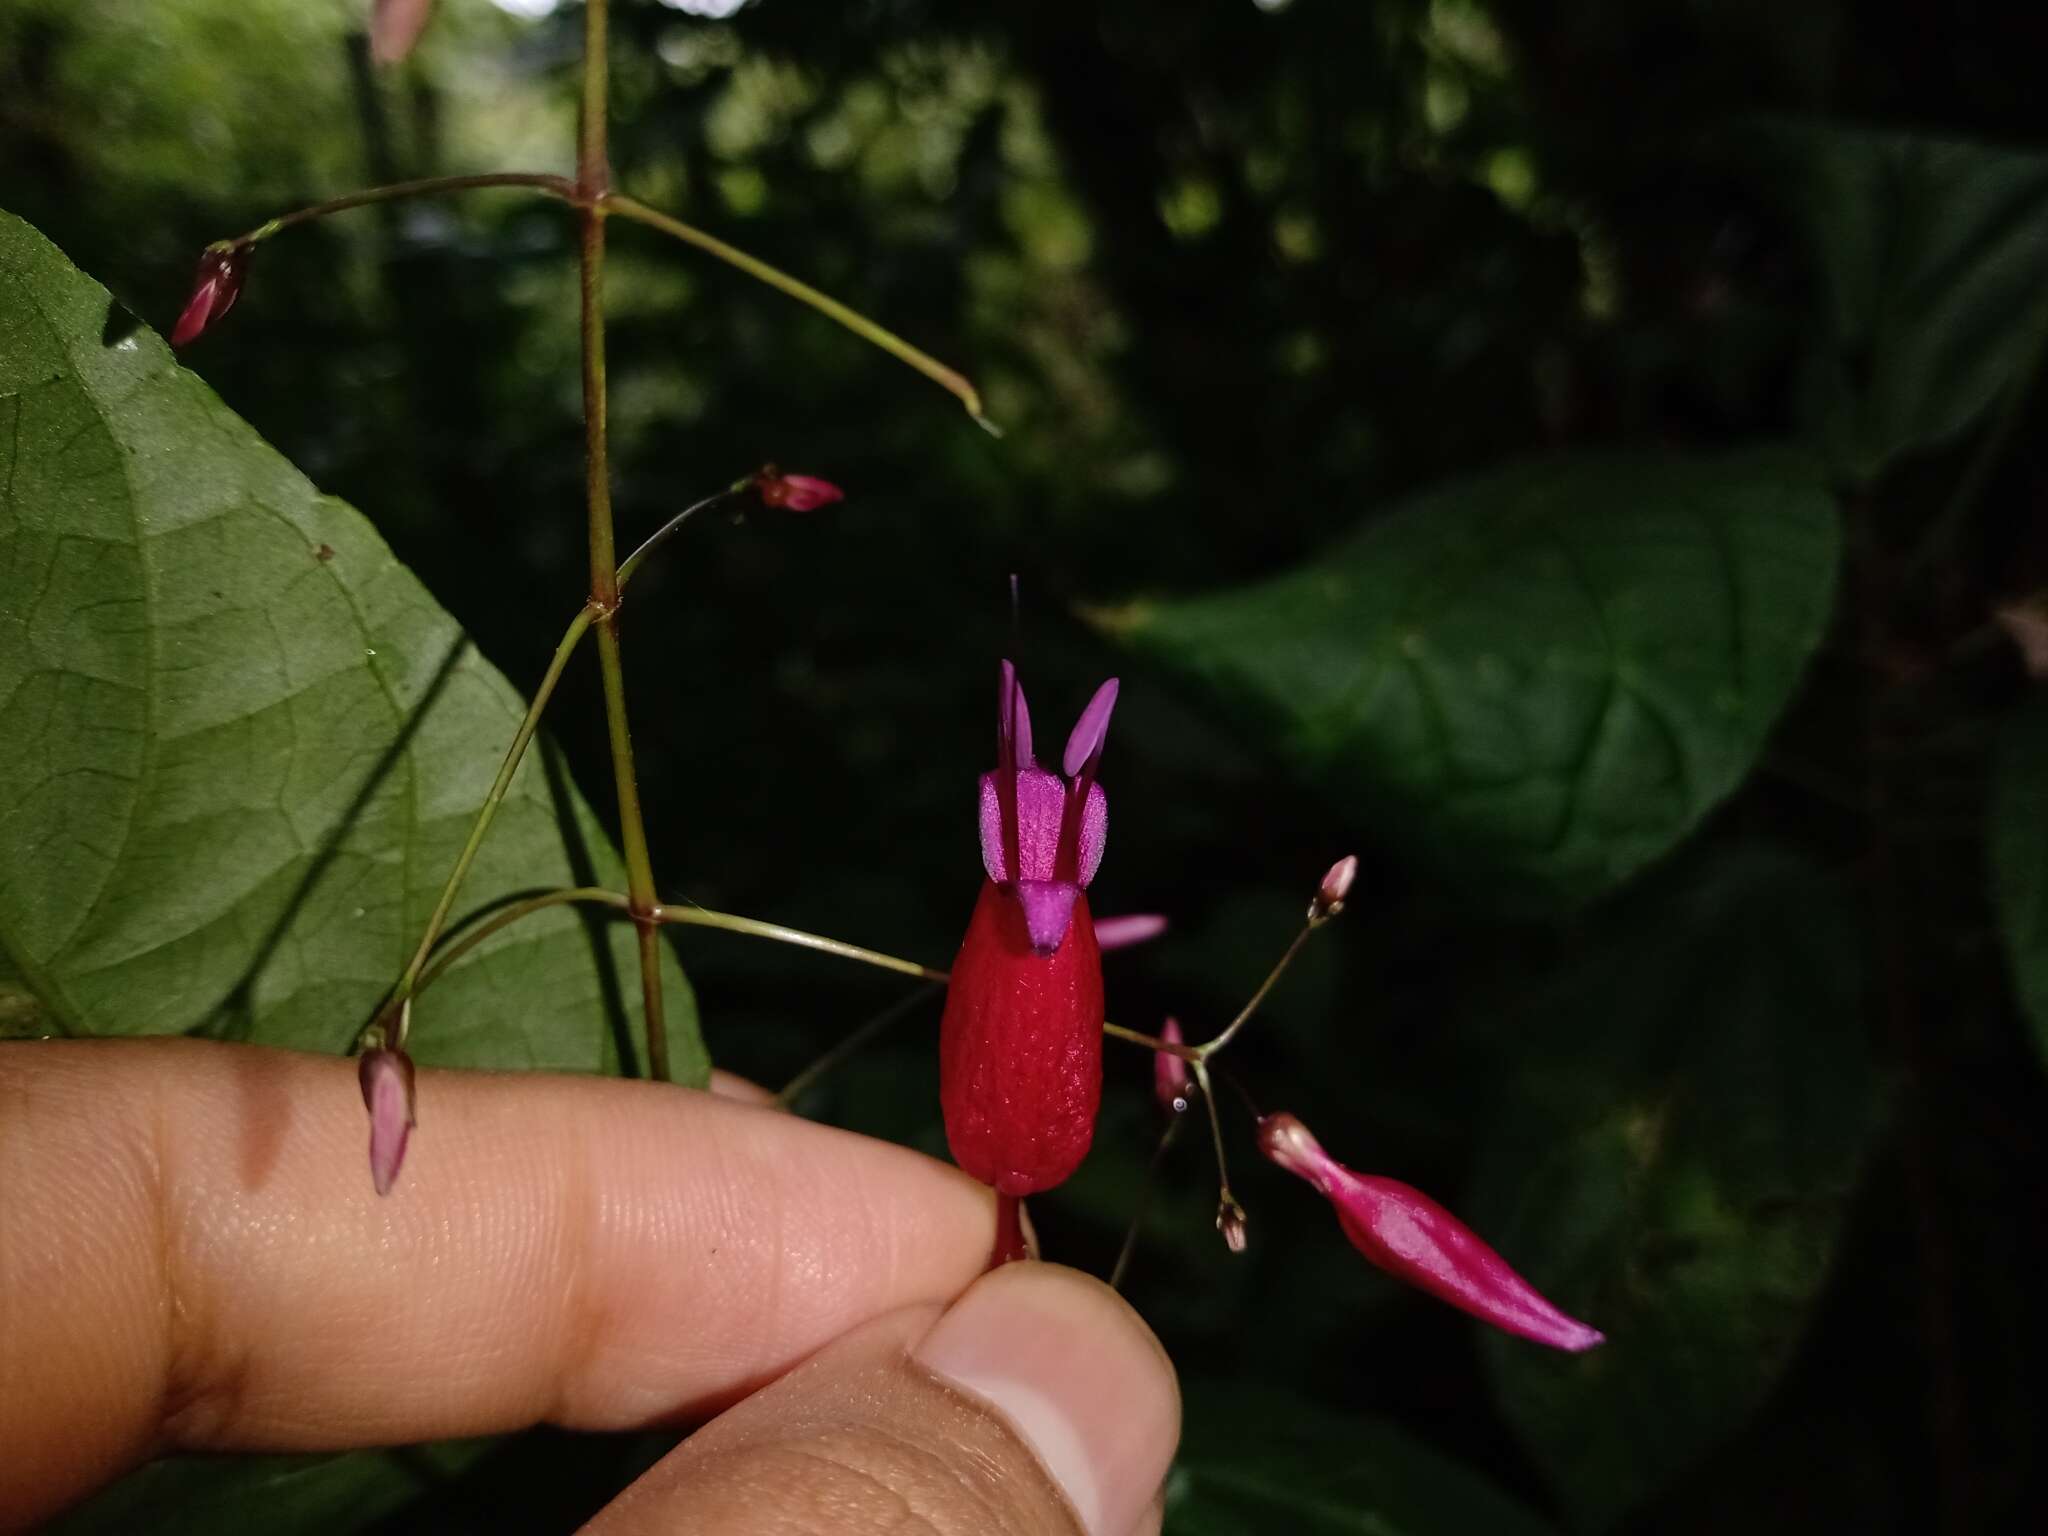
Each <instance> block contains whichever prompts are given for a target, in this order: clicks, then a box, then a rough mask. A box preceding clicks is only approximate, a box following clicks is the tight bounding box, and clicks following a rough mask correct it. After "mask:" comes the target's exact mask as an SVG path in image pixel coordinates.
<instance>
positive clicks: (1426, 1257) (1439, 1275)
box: [1259, 1114, 1606, 1353]
mask: <svg viewBox="0 0 2048 1536" xmlns="http://www.w3.org/2000/svg"><path fill="white" fill-rule="evenodd" d="M1259 1150H1260V1151H1261V1152H1263V1153H1265V1155H1266V1156H1267V1157H1268V1158H1269V1159H1271V1160H1272V1161H1273V1162H1276V1163H1278V1164H1279V1165H1280V1166H1281V1167H1282V1168H1285V1169H1286V1170H1287V1171H1288V1172H1289V1173H1292V1174H1297V1175H1299V1176H1300V1177H1301V1178H1303V1179H1305V1180H1307V1181H1308V1182H1309V1183H1310V1184H1312V1185H1314V1186H1315V1188H1316V1190H1317V1192H1318V1193H1320V1194H1321V1195H1322V1196H1323V1198H1324V1199H1326V1200H1328V1201H1329V1202H1330V1204H1332V1205H1333V1206H1335V1207H1336V1208H1337V1221H1338V1224H1339V1225H1341V1226H1342V1227H1343V1228H1344V1235H1345V1236H1346V1237H1348V1238H1350V1239H1351V1244H1352V1246H1353V1247H1354V1248H1356V1249H1357V1250H1358V1251H1359V1252H1360V1253H1362V1254H1364V1255H1365V1256H1366V1257H1367V1258H1368V1259H1370V1260H1371V1261H1372V1262H1373V1263H1374V1264H1377V1265H1378V1266H1379V1267H1380V1268H1381V1269H1384V1270H1385V1271H1386V1272H1387V1273H1388V1274H1390V1275H1393V1276H1395V1277H1396V1278H1397V1279H1401V1280H1406V1281H1407V1282H1408V1283H1409V1284H1410V1285H1414V1286H1419V1287H1420V1288H1421V1289H1423V1290H1425V1291H1428V1292H1429V1293H1430V1294H1431V1295H1432V1296H1435V1297H1437V1298H1438V1299H1439V1300H1442V1301H1447V1302H1449V1303H1450V1304H1451V1305H1452V1306H1454V1307H1458V1308H1461V1309H1463V1310H1464V1311H1467V1312H1470V1313H1471V1314H1472V1315H1473V1316H1474V1317H1477V1318H1482V1319H1484V1320H1485V1321H1486V1322H1489V1323H1491V1324H1493V1326H1494V1327H1496V1328H1500V1329H1504V1330H1505V1331H1507V1332H1508V1333H1513V1334H1519V1335H1521V1337H1523V1338H1525V1339H1534V1340H1535V1341H1536V1342H1537V1343H1538V1344H1548V1345H1549V1346H1550V1347H1551V1348H1553V1349H1566V1350H1571V1351H1573V1352H1574V1353H1576V1352H1578V1351H1580V1350H1585V1349H1591V1348H1592V1347H1593V1346H1594V1345H1595V1344H1599V1343H1602V1342H1604V1341H1605V1339H1606V1335H1605V1334H1603V1333H1601V1332H1600V1331H1599V1330H1598V1329H1595V1328H1589V1327H1587V1326H1586V1325H1585V1324H1584V1323H1581V1322H1578V1321H1577V1320H1575V1319H1573V1318H1570V1317H1567V1316H1565V1314H1564V1313H1562V1312H1560V1311H1558V1309H1557V1308H1556V1307H1554V1306H1552V1305H1551V1304H1550V1303H1549V1302H1548V1301H1546V1300H1544V1298H1543V1297H1542V1296H1541V1295H1540V1294H1538V1292H1537V1290H1536V1288H1535V1287H1534V1286H1532V1285H1531V1284H1529V1282H1528V1281H1526V1280H1524V1279H1523V1278H1522V1277H1521V1276H1520V1275H1518V1274H1516V1273H1515V1272H1514V1271H1513V1270H1512V1269H1510V1268H1508V1264H1507V1260H1505V1259H1503V1258H1502V1257H1501V1256H1500V1255H1499V1254H1497V1253H1495V1252H1494V1251H1493V1250H1492V1249H1491V1248H1489V1247H1487V1246H1486V1244H1485V1243H1483V1242H1481V1241H1480V1239H1479V1237H1478V1235H1477V1234H1476V1233H1474V1232H1473V1231H1472V1229H1471V1228H1470V1227H1467V1226H1466V1225H1465V1224H1464V1223H1463V1222H1461V1221H1459V1220H1458V1218H1457V1217H1455V1216H1453V1215H1452V1214H1451V1213H1450V1212H1449V1211H1447V1210H1445V1209H1444V1208H1443V1207H1442V1206H1440V1205H1438V1204H1437V1203H1436V1202H1435V1201H1434V1200H1432V1199H1430V1198H1429V1196H1427V1195H1425V1194H1423V1193H1422V1192H1421V1191H1420V1190H1417V1189H1411V1188H1409V1187H1408V1186H1407V1185H1406V1184H1402V1183H1398V1182H1396V1181H1395V1180H1393V1179H1382V1178H1375V1177H1373V1176H1371V1175H1369V1174H1362V1173H1353V1172H1352V1171H1351V1170H1350V1169H1349V1168H1346V1167H1345V1166H1344V1165H1343V1164H1342V1163H1339V1162H1338V1161H1337V1160H1336V1159H1335V1158H1333V1157H1331V1156H1330V1154H1329V1153H1327V1152H1325V1151H1324V1150H1323V1149H1322V1146H1321V1144H1320V1143H1319V1142H1317V1140H1316V1139H1315V1137H1314V1136H1312V1135H1310V1134H1309V1130H1308V1127H1307V1126H1305V1125H1303V1124H1302V1123H1301V1122H1300V1121H1299V1120H1297V1119H1295V1118H1294V1116H1292V1115H1286V1114H1280V1115H1267V1116H1266V1117H1264V1118H1263V1119H1262V1120H1260V1121H1259Z"/></svg>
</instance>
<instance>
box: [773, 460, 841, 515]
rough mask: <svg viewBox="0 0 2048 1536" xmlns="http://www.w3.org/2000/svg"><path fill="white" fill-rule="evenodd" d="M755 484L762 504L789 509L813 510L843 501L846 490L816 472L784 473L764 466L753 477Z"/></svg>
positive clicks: (789, 510) (790, 510) (798, 510)
mask: <svg viewBox="0 0 2048 1536" xmlns="http://www.w3.org/2000/svg"><path fill="white" fill-rule="evenodd" d="M754 485H755V487H756V488H757V489H758V490H759V491H760V493H761V505H763V506H764V507H781V508H782V509H783V510H785V511H788V512H815V511H817V510H818V508H820V507H829V506H831V505H832V503H833V502H835V501H844V500H846V492H844V491H842V490H841V489H839V487H838V486H836V485H834V484H833V483H832V482H831V481H830V480H820V479H819V478H818V477H817V476H816V475H784V474H778V473H777V472H776V471H775V470H773V469H764V470H762V471H761V473H760V474H758V475H756V476H755V477H754Z"/></svg>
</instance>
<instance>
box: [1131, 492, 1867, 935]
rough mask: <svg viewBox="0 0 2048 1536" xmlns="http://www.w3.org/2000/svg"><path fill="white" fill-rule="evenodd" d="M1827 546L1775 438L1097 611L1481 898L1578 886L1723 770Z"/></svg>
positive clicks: (1792, 653)
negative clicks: (1231, 587) (1263, 576)
mask: <svg viewBox="0 0 2048 1536" xmlns="http://www.w3.org/2000/svg"><path fill="white" fill-rule="evenodd" d="M1839 543H1840V532H1839V526H1838V520H1837V515H1836V510H1835V506H1834V502H1833V500H1832V498H1831V497H1830V496H1829V495H1828V493H1827V492H1826V491H1825V490H1824V489H1823V487H1822V486H1821V484H1820V482H1819V480H1818V478H1817V473H1816V470H1815V467H1814V466H1812V465H1811V464H1809V463H1808V462H1806V461H1805V460H1803V459H1801V458H1798V457H1795V456H1792V455H1789V454H1785V453H1779V452H1750V453H1745V454H1741V455H1737V456H1731V457H1726V458H1719V459H1711V460H1708V459H1684V458H1676V457H1669V456H1647V455H1634V454H1630V455H1622V454H1617V455H1605V456H1598V457H1583V458H1572V459H1564V460H1559V461H1556V462H1553V463H1544V464H1538V465H1531V466H1527V467H1523V468H1518V469H1512V470H1508V471H1505V472H1502V473H1498V474H1494V475H1489V476H1486V477H1484V478H1481V479H1474V480H1467V481H1461V482H1458V483H1456V484H1452V485H1448V486H1445V487H1443V488H1441V489H1438V490H1435V491H1432V492H1430V493H1428V494H1426V495H1424V496H1421V497H1419V498H1417V499H1415V500H1413V501H1411V502H1409V503H1407V504H1406V505H1404V506H1401V507H1399V508H1397V509H1395V510H1394V511H1393V512H1391V513H1390V514H1388V515H1387V516H1386V517H1384V518H1382V519H1378V520H1376V521H1375V522H1373V523H1372V524H1371V525H1370V526H1369V527H1368V528H1366V529H1365V530H1364V531H1363V532H1362V533H1361V534H1359V535H1357V536H1355V537H1354V538H1352V539H1351V540H1349V541H1348V542H1346V543H1344V544H1342V545H1340V546H1339V547H1337V548H1336V549H1334V550H1332V551H1330V552H1329V553H1328V554H1326V555H1325V556H1323V557H1322V558H1320V559H1318V560H1317V561H1315V562H1314V563H1313V564H1311V565H1309V566H1307V567H1305V568H1304V569H1301V570H1299V571H1296V572H1293V573H1291V574H1288V575H1285V576H1282V577H1280V578H1278V579H1276V580H1272V581H1267V582H1262V583H1260V584H1258V585H1256V586H1252V587H1247V588H1243V589H1240V590H1236V591H1230V592H1224V593H1219V594H1215V595H1212V596H1206V597H1199V598H1194V599H1190V600H1185V601H1175V602H1160V603H1149V602H1148V603H1138V604H1135V605H1133V606H1131V607H1128V608H1125V609H1122V610H1119V611H1117V612H1115V613H1111V614H1106V615H1103V616H1102V622H1103V623H1104V625H1105V627H1107V628H1109V629H1111V630H1112V631H1113V632H1114V633H1116V634H1118V635H1119V636H1120V637H1121V638H1123V639H1124V640H1125V641H1127V642H1128V643H1130V644H1131V645H1133V646H1134V647H1136V648H1138V649H1140V650H1141V651H1143V652H1145V653H1147V654H1149V655H1151V656H1154V657H1156V658H1158V660H1159V661H1161V662H1162V663H1163V664H1165V665H1166V666H1168V667H1170V668H1173V669H1175V670H1177V671H1178V672H1180V673H1181V674H1182V675H1184V676H1185V677H1187V678H1188V679H1190V680H1191V681H1192V682H1194V683H1195V684H1197V685H1199V686H1200V687H1202V688H1205V689H1207V690H1209V691H1210V692H1211V693H1213V695H1214V696H1215V697H1216V698H1217V699H1218V700H1219V701H1220V702H1221V703H1222V704H1224V705H1225V706H1226V707H1228V708H1230V709H1232V710H1233V711H1234V713H1235V714H1236V715H1237V717H1238V719H1239V720H1240V722H1241V723H1243V724H1244V725H1246V726H1247V727H1249V728H1250V729H1251V730H1253V731H1255V732H1257V733H1259V734H1260V736H1261V737H1262V738H1263V739H1265V740H1267V741H1269V742H1270V744H1271V745H1272V746H1273V748H1274V749H1275V750H1277V751H1278V752H1279V753H1280V754H1281V755H1282V756H1283V757H1284V758H1285V759H1286V760H1287V761H1288V762H1289V763H1290V764H1291V765H1293V766H1294V767H1295V768H1297V769H1298V770H1301V771H1304V772H1305V773H1306V774H1307V775H1308V776H1309V777H1310V778H1311V779H1313V780H1314V781H1315V782H1317V783H1318V784H1319V785H1320V786H1321V787H1323V788H1324V789H1325V790H1326V791H1327V792H1328V793H1329V794H1330V796H1331V797H1332V798H1333V799H1334V801H1335V802H1336V804H1337V805H1338V806H1339V807H1340V808H1341V809H1342V810H1343V811H1345V812H1346V813H1348V814H1349V815H1350V816H1351V817H1352V818H1354V819H1355V820H1356V821H1357V823H1358V824H1359V825H1361V826H1362V827H1364V828H1366V829H1367V830H1369V831H1371V832H1373V833H1375V834H1376V835H1378V836H1380V837H1383V838H1385V839H1386V840H1388V841H1389V842H1392V843H1395V844H1397V845H1400V846H1402V847H1404V848H1405V849H1406V850H1407V851H1408V852H1409V853H1410V854H1411V855H1413V856H1415V857H1416V858H1418V859H1420V860H1422V861H1423V862H1426V863H1428V864H1430V865H1433V866H1434V867H1435V868H1437V869H1438V870H1439V871H1440V872H1441V873H1444V874H1446V875H1447V876H1449V877H1451V878H1452V879H1454V880H1455V881H1457V882H1458V883H1460V884H1462V885H1464V886H1466V887H1467V888H1469V889H1472V890H1474V891H1477V892H1481V893H1485V894H1488V895H1492V896H1495V897H1500V898H1506V899H1510V900H1527V899H1530V898H1544V899H1552V900H1556V899H1563V900H1567V901H1571V900H1578V899H1583V898H1585V897H1588V896H1591V895H1594V894H1596V893H1598V892H1600V891H1602V890H1605V889H1607V888H1608V887H1610V886H1612V885H1614V884H1616V883H1617V882H1619V881H1620V880H1622V879H1624V878H1626V877H1627V876H1628V875H1630V874H1632V873H1633V872H1635V871H1636V870H1637V869H1639V868H1641V867H1642V866H1643V865H1644V864H1646V863H1648V862H1649V861H1650V860H1652V859H1654V858H1656V857H1657V856H1658V855H1659V854H1661V853H1663V852H1665V851H1666V850H1667V849H1669V848H1670V847H1671V846H1672V845H1673V844H1674V843H1676V842H1677V841H1678V840H1679V839H1680V838H1681V837H1683V836H1684V835H1685V833H1686V832H1687V831H1688V830H1690V829H1691V828H1692V827H1693V825H1694V824H1695V823H1697V822H1698V821H1699V819H1700V818H1701V817H1702V816H1703V815H1705V814H1706V812H1707V811H1708V810H1709V809H1710V808H1711V807H1712V806H1713V805H1714V804H1716V803H1717V802H1718V801H1719V800H1721V799H1722V798H1723V797H1724V796H1726V795H1727V794H1728V793H1729V792H1730V791H1731V790H1733V789H1734V788H1735V787H1736V785H1737V784H1739V783H1740V782H1741V780H1742V778H1743V776H1744V774H1745V773H1747V772H1748V770H1749V768H1750V766H1751V764H1752V763H1753V762H1754V761H1755V759H1756V757H1757V754H1758V753H1759V751H1760V750H1761V749H1762V746H1763V743H1764V738H1765V736H1766V734H1767V733H1768V732H1769V730H1770V728H1771V725H1772V723H1773V722H1774V721H1775V720H1776V719H1777V717H1778V713H1779V711H1780V710H1781V709H1782V708H1783V706H1784V704H1785V702H1786V699H1787V697H1788V696H1789V695H1790V693H1791V691H1792V688H1793V685H1794V684H1795V683H1796V682H1797V680H1798V678H1799V675H1800V672H1801V669H1802V667H1803V666H1804V664H1805V661H1806V659H1807V656H1808V654H1809V653H1810V652H1811V651H1812V649H1813V647H1814V644H1815V642H1816V641H1817V640H1818V639H1819V637H1820V634H1821V631H1822V629H1823V627H1824V626H1825V624H1826V622H1827V616H1828V611H1829V606H1830V603H1831V601H1832V598H1833V593H1834V583H1835V567H1836V561H1837V554H1838V547H1839Z"/></svg>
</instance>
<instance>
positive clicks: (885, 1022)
mask: <svg viewBox="0 0 2048 1536" xmlns="http://www.w3.org/2000/svg"><path fill="white" fill-rule="evenodd" d="M934 986H936V983H934ZM933 989H934V987H933V986H926V987H919V988H918V989H917V990H916V991H915V992H912V993H911V994H910V995H909V996H907V997H899V998H897V999H896V1001H895V1002H893V1003H891V1004H890V1005H889V1006H888V1007H886V1008H884V1009H883V1010H882V1011H881V1012H880V1013H878V1014H876V1015H875V1016H874V1017H873V1018H871V1019H869V1020H868V1021H867V1022H866V1023H864V1024H862V1025H861V1026H860V1028H858V1029H856V1030H854V1031H853V1033H851V1034H850V1035H848V1036H847V1037H846V1038H845V1039H844V1040H841V1041H840V1042H839V1043H838V1044H837V1045H835V1046H833V1047H832V1049H831V1050H829V1051H827V1052H825V1054H824V1055H822V1056H820V1057H819V1058H818V1059H817V1060H816V1061H814V1062H812V1063H811V1064H810V1065H809V1066H808V1067H805V1068H804V1069H803V1071H801V1072H799V1073H797V1075H796V1076H795V1077H792V1078H791V1079H790V1080H789V1082H788V1083H787V1084H785V1085H784V1087H783V1090H782V1092H780V1093H778V1094H776V1095H775V1102H776V1104H777V1106H778V1107H780V1108H782V1109H794V1108H795V1107H796V1103H797V1100H799V1099H801V1098H802V1097H803V1096H804V1094H805V1093H806V1092H808V1091H809V1090H810V1088H811V1087H812V1085H814V1084H815V1083H817V1082H818V1081H819V1080H820V1079H821V1078H823V1077H824V1076H825V1075H826V1074H827V1073H829V1072H832V1071H833V1070H835V1069H836V1068H837V1067H838V1066H839V1064H840V1063H841V1062H843V1061H845V1060H847V1059H848V1058H849V1057H851V1056H853V1055H854V1054H855V1053H856V1052H858V1051H860V1050H861V1049H863V1048H864V1047H866V1046H867V1045H868V1044H869V1043H870V1042H871V1041H873V1040H874V1039H875V1038H876V1037H877V1036H879V1035H880V1034H882V1033H883V1031H885V1030H887V1029H888V1028H889V1026H890V1025H892V1024H895V1023H897V1022H898V1021H899V1020H902V1019H905V1018H908V1017H909V1016H910V1014H911V1013H912V1012H913V1011H914V1010H915V1009H916V1008H917V1005H918V1004H920V1003H922V1002H924V1001H925V1000H926V999H927V998H929V997H930V996H931V995H932V992H933Z"/></svg>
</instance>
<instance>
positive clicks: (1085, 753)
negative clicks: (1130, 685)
mask: <svg viewBox="0 0 2048 1536" xmlns="http://www.w3.org/2000/svg"><path fill="white" fill-rule="evenodd" d="M1116 690H1117V680H1116V679H1115V678H1113V677H1112V678H1111V679H1110V680H1109V681H1108V682H1106V683H1104V684H1103V685H1102V686H1101V687H1100V688H1098V689H1096V690H1095V697H1094V698H1092V699H1090V700H1089V701H1088V707H1087V708H1086V709H1084V710H1082V711H1081V718H1080V719H1079V720H1077V721H1076V722H1075V723H1074V733H1073V734H1072V735H1071V736H1069V737H1068V738H1067V750H1066V751H1065V752H1064V753H1062V754H1061V757H1060V765H1061V771H1062V772H1064V773H1065V774H1066V776H1067V777H1068V778H1070V779H1072V778H1078V777H1080V776H1081V774H1082V770H1083V769H1084V768H1088V769H1091V770H1092V768H1093V765H1094V763H1095V762H1096V761H1097V760H1099V759H1100V758H1101V756H1102V744H1103V742H1104V741H1105V740H1107V739H1108V736H1109V717H1110V713H1111V711H1113V710H1114V709H1115V708H1116ZM1088 776H1089V777H1090V778H1092V777H1093V776H1094V775H1093V773H1092V771H1091V772H1090V773H1089V775H1088Z"/></svg>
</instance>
